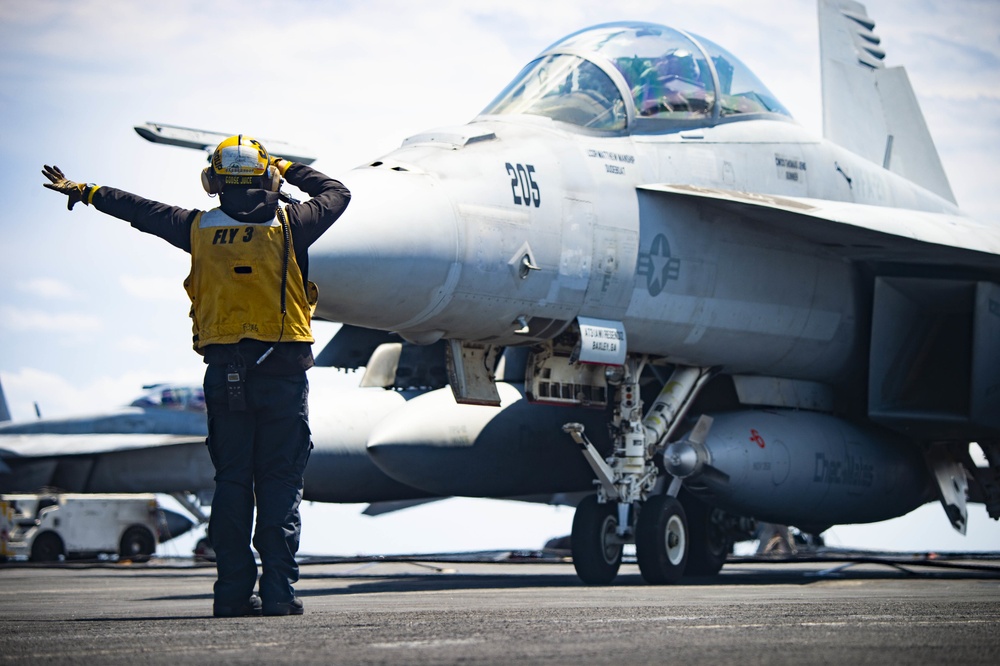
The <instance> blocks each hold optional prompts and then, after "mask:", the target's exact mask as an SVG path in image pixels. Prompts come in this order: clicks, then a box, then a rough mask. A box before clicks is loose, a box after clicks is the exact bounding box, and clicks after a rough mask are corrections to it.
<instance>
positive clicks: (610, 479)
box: [563, 357, 728, 585]
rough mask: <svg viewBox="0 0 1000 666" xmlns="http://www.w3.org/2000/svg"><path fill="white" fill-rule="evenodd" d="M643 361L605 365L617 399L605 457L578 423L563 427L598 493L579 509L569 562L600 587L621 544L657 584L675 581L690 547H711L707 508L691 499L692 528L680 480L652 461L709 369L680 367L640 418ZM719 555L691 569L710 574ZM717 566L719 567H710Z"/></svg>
mask: <svg viewBox="0 0 1000 666" xmlns="http://www.w3.org/2000/svg"><path fill="white" fill-rule="evenodd" d="M645 363H646V359H645V357H643V358H641V359H636V358H629V359H627V360H626V363H625V365H624V366H621V367H608V369H607V372H606V377H607V380H608V384H610V385H612V386H615V388H616V400H617V402H616V407H615V412H614V416H613V422H612V431H613V432H614V433H615V437H614V450H613V452H612V455H611V456H609V457H608V458H607V459H603V458H602V457H601V455H600V453H599V452H598V451H597V449H596V448H595V447H594V446H593V444H591V443H590V441H589V440H588V439H587V437H586V435H585V434H584V428H583V426H582V425H581V424H579V423H567V424H566V425H564V426H563V430H564V431H565V432H566V433H568V434H569V435H570V436H571V437H572V438H573V440H574V441H575V442H576V443H577V444H579V445H580V448H581V451H582V452H583V455H584V457H585V458H586V460H587V462H588V463H589V464H590V466H591V469H593V470H594V473H595V475H596V476H597V479H596V480H595V482H594V483H595V485H597V493H596V494H595V495H592V496H589V497H587V498H586V499H585V500H584V501H583V502H581V503H580V505H579V506H578V507H577V510H576V515H575V516H574V518H573V532H572V535H571V540H572V553H573V566H574V567H575V569H576V572H577V575H578V576H579V577H580V579H581V580H583V581H584V582H585V583H589V584H595V585H606V584H608V583H610V582H611V581H613V580H614V579H615V576H617V575H618V569H619V567H620V566H621V561H622V550H623V547H624V546H625V545H626V544H632V543H634V544H635V554H636V559H637V560H638V563H639V571H640V572H641V573H642V577H643V579H644V580H645V581H646V582H647V583H651V584H657V585H661V584H669V583H675V582H677V581H678V580H680V578H681V577H682V576H683V575H684V573H685V571H686V569H687V568H688V558H689V553H697V554H698V555H699V560H701V558H702V557H703V556H704V554H705V553H707V552H710V550H711V549H710V548H709V547H708V540H709V538H710V536H711V534H712V531H711V529H710V527H711V525H710V519H711V509H710V508H709V507H706V506H704V505H694V504H692V505H691V506H692V507H693V508H694V509H695V511H696V514H697V515H696V518H697V521H698V522H697V526H696V527H695V529H694V530H692V529H691V528H690V527H689V525H688V515H687V512H686V511H685V507H684V505H682V503H681V501H680V500H678V494H679V493H680V491H681V479H680V478H675V477H670V476H669V475H666V476H665V477H663V478H661V477H660V475H659V470H658V469H657V467H656V465H655V463H654V461H653V459H654V456H655V455H657V454H658V453H660V452H661V451H662V450H663V448H664V446H665V444H666V442H668V441H669V440H670V437H671V435H673V434H674V432H675V431H676V428H677V424H678V423H680V421H681V419H682V418H683V417H684V415H685V413H686V412H687V410H688V408H689V407H690V406H691V404H692V402H693V401H694V398H695V397H696V396H697V394H698V392H699V391H700V390H701V388H702V387H703V386H704V385H705V383H706V382H707V381H708V379H709V378H710V377H711V372H710V371H709V370H708V369H705V368H692V367H678V368H677V369H676V370H675V371H674V373H673V374H672V375H671V377H670V380H669V381H667V383H666V384H665V385H664V387H663V390H662V391H661V392H660V395H659V396H658V397H657V399H656V401H655V402H654V403H653V406H652V407H651V408H650V410H649V412H648V413H647V414H646V416H645V417H644V418H643V416H642V408H643V405H642V400H641V399H640V398H639V376H640V375H641V374H642V369H643V367H644V366H645ZM668 482H669V485H668ZM692 499H693V498H692ZM706 512H707V513H706ZM694 534H696V535H697V536H698V538H699V543H698V545H697V546H694V545H693V544H692V542H691V539H692V535H694ZM727 548H728V547H727ZM714 550H718V549H717V548H716V549H714ZM726 552H728V550H726ZM724 561H725V554H723V556H722V559H721V560H719V559H718V558H715V559H714V560H713V561H712V562H708V563H706V562H702V561H699V563H698V565H696V566H694V567H692V568H693V569H695V570H696V571H697V572H698V573H702V572H705V573H708V571H707V570H711V569H712V568H713V567H714V566H715V565H716V563H718V567H721V566H722V562H724ZM706 565H707V566H706ZM706 569H707V570H706ZM717 572H718V568H715V569H714V571H711V573H717Z"/></svg>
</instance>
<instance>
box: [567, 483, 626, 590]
mask: <svg viewBox="0 0 1000 666" xmlns="http://www.w3.org/2000/svg"><path fill="white" fill-rule="evenodd" d="M571 542H572V552H573V568H574V569H576V575H577V576H579V577H580V580H582V581H583V582H584V583H587V584H589V585H607V584H608V583H610V582H611V581H613V580H614V579H615V576H617V575H618V569H619V568H620V567H621V564H622V545H623V543H624V541H623V539H622V538H621V537H619V536H618V509H617V504H616V503H614V502H605V503H604V504H599V503H598V502H597V496H596V495H590V496H588V497H586V498H585V499H584V500H583V501H582V502H580V504H579V506H577V507H576V513H575V514H574V515H573V533H572V535H571Z"/></svg>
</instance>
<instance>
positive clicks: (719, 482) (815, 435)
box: [664, 410, 934, 526]
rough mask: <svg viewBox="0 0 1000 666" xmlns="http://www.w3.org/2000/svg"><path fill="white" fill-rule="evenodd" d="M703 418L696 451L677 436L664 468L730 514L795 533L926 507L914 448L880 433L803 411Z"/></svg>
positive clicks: (922, 471)
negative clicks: (708, 421)
mask: <svg viewBox="0 0 1000 666" xmlns="http://www.w3.org/2000/svg"><path fill="white" fill-rule="evenodd" d="M712 418H713V422H712V425H711V428H710V429H709V431H708V433H707V436H705V439H704V443H699V442H698V441H697V440H698V438H697V437H692V436H691V435H689V436H686V437H684V438H682V439H681V440H680V441H678V442H675V443H673V444H671V446H670V447H668V449H667V450H666V452H665V453H664V464H665V466H666V468H667V470H668V471H670V472H671V473H675V472H676V475H677V476H681V477H682V478H684V486H685V487H686V488H687V489H688V490H690V491H691V492H692V493H694V494H695V495H697V496H699V497H701V498H702V499H704V500H705V501H707V502H709V503H710V504H713V505H715V506H718V507H720V508H722V509H725V510H727V511H731V512H732V513H735V514H737V515H745V516H752V517H754V518H757V519H759V520H764V521H767V522H775V523H779V524H783V525H798V526H809V525H812V526H829V525H838V524H848V523H870V522H878V521H881V520H886V519H888V518H893V517H896V516H900V515H903V514H905V513H908V512H910V511H912V510H913V509H915V508H917V507H919V506H921V505H922V504H925V503H927V502H929V501H931V500H932V499H934V489H933V482H932V479H931V477H930V474H929V473H928V471H927V466H926V463H925V462H924V459H923V456H922V455H921V452H920V450H919V449H918V448H917V447H914V446H913V445H912V444H910V443H908V442H905V441H903V440H902V439H900V438H899V437H898V436H896V435H894V434H892V433H890V432H889V431H884V430H876V429H873V428H862V427H859V426H856V425H854V424H853V423H850V422H848V421H846V420H843V419H840V418H837V417H835V416H830V415H828V414H823V413H819V412H808V411H793V410H773V411H772V410H767V411H764V410H746V411H737V412H725V413H718V414H713V415H712ZM692 440H694V441H692Z"/></svg>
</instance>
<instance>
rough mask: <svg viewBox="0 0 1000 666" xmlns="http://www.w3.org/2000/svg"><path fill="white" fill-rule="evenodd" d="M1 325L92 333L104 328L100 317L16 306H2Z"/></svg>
mask: <svg viewBox="0 0 1000 666" xmlns="http://www.w3.org/2000/svg"><path fill="white" fill-rule="evenodd" d="M0 326H2V327H3V328H7V329H10V330H14V331H29V332H32V331H34V332H54V331H58V332H61V333H67V334H73V333H92V332H94V331H100V330H101V329H103V328H104V324H103V322H102V321H101V319H100V318H99V317H95V316H94V315H88V314H81V313H72V312H46V311H43V310H29V309H25V308H20V307H16V306H11V305H6V306H3V307H0Z"/></svg>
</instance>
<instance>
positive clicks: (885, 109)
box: [311, 0, 1000, 583]
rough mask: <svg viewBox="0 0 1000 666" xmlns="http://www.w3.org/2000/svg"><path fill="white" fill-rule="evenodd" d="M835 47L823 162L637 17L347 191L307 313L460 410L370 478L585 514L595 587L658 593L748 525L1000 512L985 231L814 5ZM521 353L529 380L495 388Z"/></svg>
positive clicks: (537, 63) (919, 130)
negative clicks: (377, 345) (423, 378)
mask: <svg viewBox="0 0 1000 666" xmlns="http://www.w3.org/2000/svg"><path fill="white" fill-rule="evenodd" d="M819 25H820V52H821V65H822V78H823V82H822V83H823V109H824V134H825V136H824V137H817V136H813V135H812V134H811V133H809V132H808V131H807V130H805V129H804V128H803V127H801V126H800V125H798V124H797V123H796V122H795V121H794V119H793V118H792V117H791V115H790V114H789V112H788V111H787V110H786V109H785V107H784V106H782V104H781V103H780V102H779V101H778V100H777V99H776V98H775V96H774V95H773V94H772V93H771V92H770V91H769V90H768V88H767V87H766V86H765V85H764V83H763V82H762V81H760V80H759V79H758V78H757V77H756V76H755V75H754V73H753V72H752V71H751V70H750V69H749V68H748V67H746V66H745V65H744V64H743V63H742V62H741V61H740V60H739V59H738V58H737V57H736V56H734V55H733V54H731V53H729V52H728V51H727V50H726V49H724V48H723V47H722V46H721V45H718V44H716V43H715V42H713V41H711V40H710V39H708V38H705V37H702V36H699V35H695V34H691V33H688V32H685V31H683V30H680V29H674V28H670V27H666V26H663V25H659V24H655V23H646V22H620V23H611V24H603V25H599V26H595V27H592V28H587V29H584V30H581V31H579V32H576V33H574V34H571V35H569V36H568V37H565V38H563V39H561V40H559V41H557V42H555V43H554V44H553V45H552V46H550V47H549V48H547V49H545V50H544V51H543V52H542V53H541V54H540V55H539V56H538V57H537V58H536V59H535V60H533V61H532V62H530V63H529V64H528V65H527V66H526V67H525V68H524V69H523V70H522V71H521V72H520V73H519V74H517V76H515V78H514V79H513V81H512V82H511V83H510V85H508V86H507V87H506V88H505V89H504V90H503V91H501V92H500V94H499V95H498V96H497V97H496V98H495V99H494V100H493V101H492V102H490V103H489V104H488V105H487V106H486V108H485V109H484V110H483V112H482V113H481V114H480V115H479V116H477V117H476V118H474V119H473V120H472V121H471V122H470V123H468V124H466V125H463V126H459V127H446V128H439V129H433V130H429V131H427V132H424V133H421V134H418V135H415V136H412V137H410V138H408V139H406V140H405V141H404V142H403V144H402V146H401V147H400V148H399V149H397V150H395V151H393V152H391V153H389V154H387V155H384V156H382V157H380V158H378V159H375V160H372V161H371V162H369V163H368V164H365V165H363V166H361V167H359V168H357V169H354V170H352V171H350V172H348V173H347V174H344V175H343V176H341V179H342V180H343V181H344V183H345V184H346V185H347V186H348V187H349V188H350V189H351V191H352V194H353V197H352V203H351V206H350V208H349V209H348V210H347V212H346V213H345V215H344V216H343V217H342V218H341V219H340V220H339V221H338V222H337V224H336V225H334V227H333V228H331V230H330V231H329V232H328V233H327V234H325V235H324V236H323V237H322V238H321V239H320V240H319V241H318V242H317V243H316V244H315V245H314V246H313V248H312V250H311V258H312V260H311V264H312V266H311V268H312V272H311V278H312V279H313V280H314V281H315V282H317V283H318V284H319V285H320V287H321V293H322V294H323V297H321V300H320V303H319V308H318V310H317V313H318V314H319V315H320V316H322V317H325V318H327V319H331V320H336V321H343V322H346V323H348V324H351V325H354V326H357V327H362V328H367V329H373V330H376V331H383V332H384V331H393V332H395V333H397V334H398V335H400V336H402V338H404V339H405V340H407V341H409V342H411V343H414V344H420V345H424V344H431V343H441V342H443V343H444V344H445V345H446V349H447V370H448V376H449V384H450V389H444V390H439V391H434V392H430V393H427V394H425V395H422V396H419V397H416V398H414V399H413V400H411V401H409V402H407V403H406V404H405V405H401V406H400V407H399V408H398V409H395V410H393V411H392V412H391V413H389V414H387V416H386V417H385V418H383V419H382V420H381V421H380V422H379V423H378V424H377V425H376V426H375V427H374V429H373V431H372V432H371V435H370V436H369V438H368V450H369V451H370V453H371V456H372V458H373V459H374V461H375V462H376V463H377V465H378V466H379V467H380V468H381V469H382V470H384V471H385V472H386V473H387V474H388V475H389V476H391V477H393V478H395V479H397V480H399V481H401V482H402V483H404V484H406V485H407V486H409V487H413V488H417V489H422V490H424V491H426V492H428V493H430V494H447V495H468V496H491V497H501V496H512V495H518V494H527V493H536V492H544V493H568V492H578V491H587V490H593V491H594V492H592V494H590V495H589V496H587V497H586V499H584V500H583V501H582V502H581V503H580V504H579V506H578V508H577V511H576V515H575V519H574V524H573V533H572V549H573V560H574V564H575V566H576V570H577V573H578V574H579V575H580V577H581V578H582V579H583V580H584V581H586V582H590V583H607V582H610V581H612V580H613V579H614V577H615V576H616V574H617V571H618V569H619V566H620V563H621V557H622V548H623V546H624V545H625V544H633V543H634V544H635V549H636V557H637V560H638V563H639V568H640V570H641V572H642V575H643V577H644V578H645V579H646V580H647V581H648V582H650V583H670V582H674V581H676V580H678V579H679V578H680V577H681V576H682V575H683V574H684V573H685V572H686V571H687V572H691V571H693V570H697V571H702V572H704V571H708V572H710V571H712V570H717V569H718V567H719V566H721V560H720V559H719V557H718V554H719V552H721V551H722V550H724V548H725V541H726V538H727V537H726V535H727V533H728V532H729V531H730V529H731V527H732V524H733V521H738V520H739V518H738V517H740V516H749V517H752V518H756V519H759V520H762V521H767V522H772V523H778V524H788V525H796V526H798V527H800V528H802V529H804V530H806V531H808V532H812V533H818V532H821V531H822V530H823V529H824V528H826V527H829V526H832V525H836V524H844V523H859V522H875V521H881V520H885V519H888V518H892V517H896V516H900V515H903V514H905V513H907V512H909V511H911V510H912V509H914V508H916V507H918V506H920V505H922V504H924V503H926V502H929V501H932V500H933V499H935V498H937V499H940V500H941V502H942V504H943V505H944V507H945V510H946V513H947V515H948V518H949V519H950V520H951V522H952V524H953V525H954V526H955V527H956V528H957V529H959V530H962V531H964V527H965V520H966V515H967V514H966V499H967V498H968V499H971V500H973V501H979V502H984V503H986V505H987V509H988V511H989V513H990V515H991V516H992V517H994V518H1000V316H998V313H1000V229H997V228H996V227H994V226H989V225H985V224H982V223H979V222H977V221H975V220H973V219H971V218H969V217H967V216H966V215H964V214H963V213H962V212H961V211H960V210H959V208H958V207H957V205H956V203H955V200H954V196H953V194H952V191H951V188H950V185H949V184H948V180H947V177H946V175H945V173H944V170H943V168H942V166H941V163H940V160H939V158H938V155H937V151H936V149H935V147H934V144H933V141H932V140H931V137H930V134H929V132H928V130H927V127H926V124H925V122H924V120H923V116H922V114H921V112H920V109H919V106H918V104H917V102H916V98H915V96H914V94H913V91H912V88H911V86H910V84H909V80H908V78H907V75H906V72H905V70H904V69H903V68H900V67H891V68H890V67H886V66H885V63H884V59H885V51H884V49H883V48H882V45H881V40H880V38H879V37H878V36H877V34H876V33H875V23H874V21H872V20H871V19H870V18H869V17H868V16H867V12H866V10H865V8H864V6H862V5H860V4H858V3H856V2H850V1H849V0H819ZM380 335H381V333H380ZM513 347H521V348H524V349H526V350H527V351H528V353H529V358H528V361H527V369H526V372H525V377H524V382H523V387H519V386H515V385H510V384H506V383H503V382H501V383H498V382H497V381H496V377H495V367H496V362H497V359H499V358H500V356H501V353H502V350H504V349H506V348H513ZM971 442H978V444H979V447H980V448H981V449H982V450H983V452H984V453H985V456H986V458H987V460H988V463H989V466H988V467H978V466H977V465H976V464H975V463H973V461H972V459H971V457H970V453H969V451H970V443H971Z"/></svg>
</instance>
